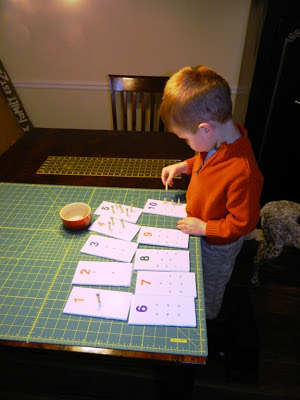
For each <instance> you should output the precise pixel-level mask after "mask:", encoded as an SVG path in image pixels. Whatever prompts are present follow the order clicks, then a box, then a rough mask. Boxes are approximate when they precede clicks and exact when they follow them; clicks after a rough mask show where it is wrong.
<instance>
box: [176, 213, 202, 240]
mask: <svg viewBox="0 0 300 400" xmlns="http://www.w3.org/2000/svg"><path fill="white" fill-rule="evenodd" d="M177 228H178V229H179V230H180V231H181V232H183V233H188V234H189V235H197V236H205V234H206V222H204V221H202V219H199V218H195V217H185V218H182V219H180V220H179V221H178V222H177Z"/></svg>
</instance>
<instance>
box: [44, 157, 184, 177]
mask: <svg viewBox="0 0 300 400" xmlns="http://www.w3.org/2000/svg"><path fill="white" fill-rule="evenodd" d="M178 161H180V160H169V159H156V158H155V159H154V158H109V157H74V156H49V157H48V158H47V159H46V161H45V162H44V163H43V165H42V166H41V167H40V168H39V169H38V171H37V174H40V175H83V176H114V177H130V178H160V176H161V170H162V169H163V168H164V167H166V166H167V165H171V164H176V163H178ZM175 178H176V179H177V178H178V179H180V178H181V175H178V176H176V177H175Z"/></svg>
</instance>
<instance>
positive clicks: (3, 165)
mask: <svg viewBox="0 0 300 400" xmlns="http://www.w3.org/2000/svg"><path fill="white" fill-rule="evenodd" d="M193 155H194V152H193V151H192V150H191V149H190V148H189V147H188V146H187V144H186V143H185V142H184V141H182V140H180V139H178V138H177V137H176V136H175V135H174V134H172V133H149V132H115V131H84V130H78V131H77V130H75V131H74V130H55V129H34V130H33V131H32V132H30V133H27V134H26V135H25V136H24V137H23V138H22V139H20V140H19V141H18V142H17V143H16V144H15V145H13V146H12V147H11V148H10V149H9V150H8V151H7V152H6V153H4V154H3V155H2V156H0V181H2V182H15V183H16V182H18V183H36V184H56V185H57V184H61V185H78V186H103V187H105V186H106V187H128V188H158V189H162V188H163V186H162V183H161V180H160V178H132V177H102V176H73V175H39V174H36V172H37V171H38V169H39V168H40V167H41V165H42V164H43V163H44V162H45V160H46V159H47V157H48V156H78V157H79V156H80V157H83V156H84V157H124V158H131V157H133V158H153V159H161V158H163V159H178V160H184V159H186V158H188V157H192V156H193ZM187 185H188V177H184V176H183V177H182V179H177V180H176V181H175V184H174V188H175V189H186V188H187ZM0 350H1V360H2V363H3V365H5V377H3V381H5V385H4V389H3V391H4V393H9V394H10V395H11V393H14V394H15V395H16V397H17V396H18V394H20V393H22V394H23V393H27V394H28V393H33V392H34V393H42V394H45V393H46V394H47V396H48V397H47V399H48V398H56V395H57V393H60V392H65V393H68V394H70V395H72V396H73V395H74V393H76V396H78V395H80V396H82V395H84V394H85V395H89V396H91V398H93V396H96V394H97V393H100V392H101V394H105V393H106V391H107V392H109V394H110V395H111V393H118V394H120V395H122V394H125V395H126V394H128V393H125V392H126V390H127V388H129V387H130V385H133V386H134V387H133V388H132V389H128V390H129V393H130V394H131V393H132V394H133V395H134V391H135V390H140V391H142V390H143V393H144V394H143V398H144V399H147V398H154V397H155V398H165V397H166V396H172V397H173V398H176V396H177V395H178V394H179V393H180V390H179V391H178V389H179V388H182V387H183V389H184V391H185V394H186V395H188V394H189V393H190V392H191V391H192V388H193V375H194V372H195V370H194V369H193V368H192V366H193V365H195V364H196V365H201V364H205V357H192V356H187V357H185V356H178V355H177V356H176V355H172V354H158V353H145V352H134V351H121V350H113V349H103V348H89V347H79V346H62V345H50V344H45V343H27V342H17V341H1V343H0ZM87 376H89V378H90V379H89V380H88V384H86V383H84V384H82V383H81V377H84V378H86V377H87ZM74 377H75V378H74ZM116 379H117V380H116ZM15 382H18V384H17V385H15ZM84 382H86V379H84ZM174 382H176V385H175V384H174ZM33 386H34V389H33ZM51 396H53V397H51ZM180 396H181V395H180ZM10 398H14V397H13V396H12V397H10ZM72 398H73V397H72ZM76 398H77V397H76ZM104 398H105V397H104ZM109 398H111V397H109ZM112 398H114V397H112Z"/></svg>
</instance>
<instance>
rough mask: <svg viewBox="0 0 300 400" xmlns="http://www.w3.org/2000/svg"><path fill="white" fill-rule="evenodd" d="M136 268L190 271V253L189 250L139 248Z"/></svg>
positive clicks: (135, 261)
mask: <svg viewBox="0 0 300 400" xmlns="http://www.w3.org/2000/svg"><path fill="white" fill-rule="evenodd" d="M134 269H135V270H144V271H149V270H153V271H184V272H189V270H190V253H189V251H188V250H156V249H137V251H136V253H135V258H134Z"/></svg>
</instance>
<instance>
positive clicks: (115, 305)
mask: <svg viewBox="0 0 300 400" xmlns="http://www.w3.org/2000/svg"><path fill="white" fill-rule="evenodd" d="M131 297H132V293H128V292H117V291H114V290H98V289H90V288H82V287H79V286H75V287H73V289H72V291H71V293H70V296H69V298H68V301H67V303H66V305H65V308H64V311H63V312H64V314H74V315H83V316H87V317H99V318H109V319H118V320H122V321H126V320H127V318H128V313H129V308H130V302H131Z"/></svg>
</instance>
